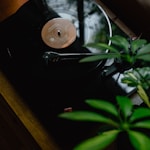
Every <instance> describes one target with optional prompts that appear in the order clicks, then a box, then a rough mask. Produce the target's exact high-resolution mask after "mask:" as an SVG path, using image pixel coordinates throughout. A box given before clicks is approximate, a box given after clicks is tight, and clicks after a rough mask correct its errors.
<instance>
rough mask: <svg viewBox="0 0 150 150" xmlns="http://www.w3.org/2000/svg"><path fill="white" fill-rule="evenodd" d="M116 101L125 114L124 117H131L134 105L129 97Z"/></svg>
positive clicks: (121, 97)
mask: <svg viewBox="0 0 150 150" xmlns="http://www.w3.org/2000/svg"><path fill="white" fill-rule="evenodd" d="M116 100H117V102H118V104H119V107H120V110H121V112H122V113H123V115H124V117H125V118H127V117H128V116H129V115H131V112H132V108H133V104H132V102H131V100H130V99H129V98H128V97H125V96H117V97H116Z"/></svg>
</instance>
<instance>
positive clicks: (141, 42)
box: [131, 39, 147, 53]
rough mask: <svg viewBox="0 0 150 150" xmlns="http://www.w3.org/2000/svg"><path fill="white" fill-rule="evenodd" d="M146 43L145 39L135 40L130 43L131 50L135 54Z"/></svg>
mask: <svg viewBox="0 0 150 150" xmlns="http://www.w3.org/2000/svg"><path fill="white" fill-rule="evenodd" d="M146 43H147V40H145V39H136V40H133V41H132V42H131V50H132V52H133V53H135V52H136V51H137V50H138V49H139V48H141V47H143V46H144V45H145V44H146Z"/></svg>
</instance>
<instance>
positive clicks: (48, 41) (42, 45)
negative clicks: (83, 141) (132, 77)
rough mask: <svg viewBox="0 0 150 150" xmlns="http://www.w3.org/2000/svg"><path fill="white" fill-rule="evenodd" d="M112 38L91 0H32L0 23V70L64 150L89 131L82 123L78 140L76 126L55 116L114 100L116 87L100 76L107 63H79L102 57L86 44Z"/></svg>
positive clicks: (102, 16)
mask: <svg viewBox="0 0 150 150" xmlns="http://www.w3.org/2000/svg"><path fill="white" fill-rule="evenodd" d="M98 35H100V36H98ZM111 35H112V31H111V24H110V22H109V19H108V17H107V15H106V13H105V11H104V10H103V9H102V8H101V7H100V6H98V5H97V4H96V3H95V2H94V1H90V0H84V1H82V0H48V1H46V0H29V1H28V2H27V3H25V4H24V5H23V6H22V7H21V8H20V9H19V10H18V11H17V12H16V13H15V14H14V15H12V16H10V17H9V18H7V19H6V20H5V21H3V22H1V24H0V39H1V41H2V42H1V45H0V65H1V69H2V70H3V72H4V73H5V74H6V76H7V77H8V79H9V80H10V82H11V83H12V84H13V85H14V87H15V88H16V89H17V91H18V92H19V94H20V95H21V96H22V97H23V99H24V100H25V101H26V103H27V104H28V105H29V106H30V107H31V109H32V110H33V112H35V114H36V115H37V116H38V118H39V119H40V120H41V121H42V123H43V124H44V125H45V126H46V127H47V129H48V130H50V132H51V133H52V134H53V135H54V137H55V138H56V140H57V142H58V143H59V144H60V145H61V147H62V149H63V148H64V147H65V148H64V150H67V148H66V146H69V144H68V145H66V143H70V145H71V146H72V145H74V144H75V143H76V142H77V141H78V140H80V136H81V135H82V134H85V133H86V131H87V130H88V129H89V127H88V126H86V127H85V126H84V124H82V125H81V124H80V125H81V126H80V128H81V131H80V135H79V134H77V133H75V132H74V131H75V128H76V127H77V126H78V123H71V122H66V121H62V120H61V119H59V118H58V117H57V115H58V114H59V113H60V112H63V111H64V108H66V107H72V108H73V109H82V108H83V107H84V108H85V103H84V100H85V99H86V98H104V99H109V100H110V99H111V100H112V99H113V98H115V95H116V93H115V92H114V91H112V90H110V88H111V86H112V88H114V87H115V88H117V86H116V85H115V86H114V85H113V84H114V83H112V81H111V80H109V79H107V81H106V80H103V79H101V77H100V73H101V71H102V70H103V66H104V65H105V61H100V62H93V63H83V64H81V63H79V60H80V59H81V58H83V57H86V56H87V55H88V56H89V55H96V54H97V53H100V51H99V50H97V49H87V48H85V47H83V45H84V44H86V43H88V42H93V41H97V40H103V41H104V40H106V37H108V36H111ZM58 41H59V42H58ZM105 42H108V43H109V42H110V41H107V40H106V41H105ZM108 87H109V88H108ZM117 92H122V91H121V89H119V90H117ZM90 128H91V126H90ZM64 136H65V139H64ZM62 139H63V140H62ZM70 140H71V142H70ZM70 149H71V148H70V146H69V149H68V150H70Z"/></svg>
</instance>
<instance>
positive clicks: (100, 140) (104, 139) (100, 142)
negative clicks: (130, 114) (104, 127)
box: [74, 130, 119, 150]
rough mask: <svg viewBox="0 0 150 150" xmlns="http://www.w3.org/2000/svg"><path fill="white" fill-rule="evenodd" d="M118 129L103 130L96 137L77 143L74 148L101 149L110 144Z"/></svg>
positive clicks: (84, 149)
mask: <svg viewBox="0 0 150 150" xmlns="http://www.w3.org/2000/svg"><path fill="white" fill-rule="evenodd" d="M118 133H119V130H110V131H107V132H104V133H102V134H100V135H98V136H96V137H93V138H90V139H87V140H86V141H83V142H82V143H80V144H79V145H77V146H76V147H75V148H74V150H103V149H105V148H106V147H107V146H108V145H110V144H111V143H112V142H113V141H115V139H116V138H117V136H118Z"/></svg>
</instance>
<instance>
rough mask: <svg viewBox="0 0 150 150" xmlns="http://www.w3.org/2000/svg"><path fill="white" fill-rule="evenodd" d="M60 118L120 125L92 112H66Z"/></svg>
mask: <svg viewBox="0 0 150 150" xmlns="http://www.w3.org/2000/svg"><path fill="white" fill-rule="evenodd" d="M59 117H61V118H65V119H69V120H75V121H90V122H101V123H106V124H111V125H114V126H118V124H117V123H116V122H114V121H113V120H111V119H110V118H108V117H105V116H102V115H100V114H97V113H95V112H90V111H73V112H65V113H62V114H60V115H59Z"/></svg>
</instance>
